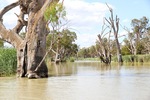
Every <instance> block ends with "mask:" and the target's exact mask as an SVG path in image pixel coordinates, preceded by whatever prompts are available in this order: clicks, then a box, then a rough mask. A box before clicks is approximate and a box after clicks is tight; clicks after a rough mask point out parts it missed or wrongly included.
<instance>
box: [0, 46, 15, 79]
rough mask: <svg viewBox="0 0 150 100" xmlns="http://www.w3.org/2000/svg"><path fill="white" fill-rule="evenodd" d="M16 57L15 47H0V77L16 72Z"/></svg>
mask: <svg viewBox="0 0 150 100" xmlns="http://www.w3.org/2000/svg"><path fill="white" fill-rule="evenodd" d="M16 67H17V57H16V50H15V49H10V48H9V49H8V48H0V77H2V76H10V75H14V74H15V73H16Z"/></svg>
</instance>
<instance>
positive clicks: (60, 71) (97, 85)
mask: <svg viewBox="0 0 150 100" xmlns="http://www.w3.org/2000/svg"><path fill="white" fill-rule="evenodd" d="M0 100H150V66H149V65H131V64H130V65H122V66H119V65H117V64H116V65H112V66H111V67H110V66H104V65H101V63H99V62H80V61H78V62H74V63H67V64H65V63H64V64H60V65H54V64H52V65H51V66H50V67H49V77H48V78H44V79H27V78H16V77H0Z"/></svg>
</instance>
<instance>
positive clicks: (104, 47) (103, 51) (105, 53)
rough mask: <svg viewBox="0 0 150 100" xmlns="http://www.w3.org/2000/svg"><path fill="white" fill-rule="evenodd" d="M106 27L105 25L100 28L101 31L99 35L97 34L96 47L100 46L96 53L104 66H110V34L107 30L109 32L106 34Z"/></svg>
mask: <svg viewBox="0 0 150 100" xmlns="http://www.w3.org/2000/svg"><path fill="white" fill-rule="evenodd" d="M104 26H106V25H105V23H104V25H103V26H102V31H101V34H98V45H99V46H100V50H97V48H96V51H97V52H98V55H99V57H100V59H101V61H102V62H103V63H105V64H110V63H111V52H110V51H111V50H110V46H111V44H110V34H111V30H109V32H106V33H105V31H106V29H107V28H108V26H106V27H104ZM106 35H108V38H106V37H105V36H106Z"/></svg>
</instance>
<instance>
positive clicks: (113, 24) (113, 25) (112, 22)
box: [105, 4, 123, 63]
mask: <svg viewBox="0 0 150 100" xmlns="http://www.w3.org/2000/svg"><path fill="white" fill-rule="evenodd" d="M106 5H107V4H106ZM107 7H108V8H109V11H110V13H111V16H110V17H109V19H107V18H105V20H106V21H107V23H108V24H109V26H110V28H112V31H113V34H114V37H115V41H116V46H117V58H118V62H121V63H122V62H123V59H122V54H121V48H120V44H119V40H118V32H119V18H118V16H117V15H116V17H115V19H114V15H113V9H112V8H110V7H109V6H108V5H107Z"/></svg>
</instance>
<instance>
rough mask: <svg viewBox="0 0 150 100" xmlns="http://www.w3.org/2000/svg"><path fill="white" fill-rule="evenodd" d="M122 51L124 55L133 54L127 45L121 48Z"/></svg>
mask: <svg viewBox="0 0 150 100" xmlns="http://www.w3.org/2000/svg"><path fill="white" fill-rule="evenodd" d="M121 52H122V55H129V54H131V53H130V51H129V49H128V47H127V45H125V46H123V47H122V49H121Z"/></svg>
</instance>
